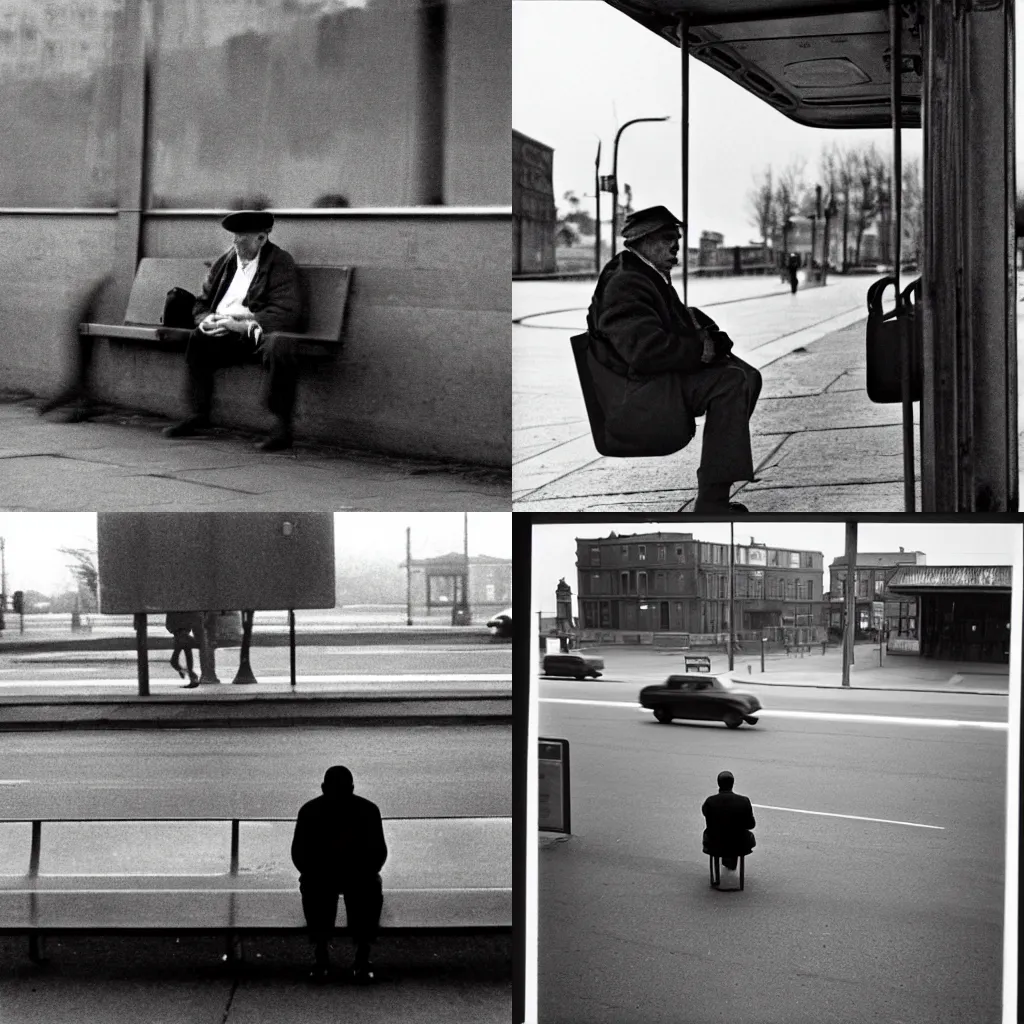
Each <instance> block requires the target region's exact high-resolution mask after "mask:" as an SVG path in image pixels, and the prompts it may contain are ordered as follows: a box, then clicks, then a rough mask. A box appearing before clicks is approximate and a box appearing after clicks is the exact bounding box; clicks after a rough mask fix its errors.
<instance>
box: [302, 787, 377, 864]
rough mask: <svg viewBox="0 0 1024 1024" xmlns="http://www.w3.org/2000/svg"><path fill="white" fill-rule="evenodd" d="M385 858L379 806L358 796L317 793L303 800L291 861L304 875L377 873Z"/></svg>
mask: <svg viewBox="0 0 1024 1024" xmlns="http://www.w3.org/2000/svg"><path fill="white" fill-rule="evenodd" d="M387 858H388V848H387V844H386V843H385V842H384V827H383V825H382V824H381V820H380V810H379V809H378V807H377V805H376V804H375V803H373V802H372V801H371V800H366V799H364V798H363V797H361V796H355V795H354V794H353V795H352V796H348V797H344V798H341V799H338V798H337V797H329V796H326V795H325V796H318V797H317V798H316V799H315V800H310V801H309V803H306V804H303V805H302V807H301V808H300V809H299V815H298V818H297V820H296V822H295V834H294V836H293V837H292V863H293V864H294V865H295V867H296V868H298V871H299V874H300V875H301V876H302V877H303V878H306V879H309V878H314V879H329V880H332V881H335V880H344V879H349V878H360V877H365V876H366V875H376V874H377V873H378V872H379V871H380V869H381V868H382V867H383V866H384V861H386V860H387Z"/></svg>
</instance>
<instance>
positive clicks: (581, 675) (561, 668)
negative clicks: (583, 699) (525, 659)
mask: <svg viewBox="0 0 1024 1024" xmlns="http://www.w3.org/2000/svg"><path fill="white" fill-rule="evenodd" d="M603 668H604V658H597V657H594V656H593V655H591V654H545V655H544V675H546V676H574V677H575V678H576V679H586V678H587V676H592V677H593V678H594V679H597V678H598V676H600V675H601V670H602V669H603Z"/></svg>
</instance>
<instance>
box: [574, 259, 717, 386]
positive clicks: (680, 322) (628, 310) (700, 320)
mask: <svg viewBox="0 0 1024 1024" xmlns="http://www.w3.org/2000/svg"><path fill="white" fill-rule="evenodd" d="M689 309H690V311H691V312H692V313H693V314H694V317H695V319H696V321H697V324H698V326H700V327H707V328H710V329H711V330H712V332H713V334H712V337H713V338H714V339H715V360H716V362H717V361H718V360H720V359H724V358H725V357H726V356H727V355H728V354H729V352H730V351H731V350H732V341H731V339H730V338H729V336H728V335H727V334H726V333H725V332H724V331H720V330H719V329H718V325H717V324H716V323H715V322H714V320H712V319H711V318H710V317H709V316H707V315H706V314H704V313H702V312H701V311H700V310H699V309H697V308H695V307H694V306H690V307H689ZM587 329H588V330H589V332H590V334H591V336H592V337H593V338H594V339H595V344H594V346H593V353H594V358H595V359H597V361H598V362H600V363H602V364H603V365H605V366H607V367H608V368H609V369H611V370H615V371H616V372H619V373H623V374H628V375H629V376H631V377H639V376H648V375H651V374H657V373H664V372H666V371H669V370H680V371H682V372H683V373H693V372H694V371H696V370H700V369H702V368H703V367H704V366H705V365H707V364H705V363H702V362H701V354H702V353H703V343H702V341H701V339H700V336H699V335H698V334H697V332H696V330H695V329H694V327H693V323H692V322H691V320H690V316H689V314H688V313H687V311H686V307H685V306H684V305H683V303H682V300H681V299H680V298H679V295H678V294H677V292H676V290H675V288H673V287H672V286H671V285H670V284H669V283H668V282H667V281H666V280H665V279H664V278H663V277H662V276H661V275H660V274H659V273H658V272H657V271H656V270H655V269H654V268H653V267H650V266H648V264H646V263H645V262H644V261H643V260H642V259H640V257H639V256H637V255H636V254H635V253H632V252H630V251H629V250H628V249H624V250H623V251H622V252H620V253H619V254H618V255H617V256H614V257H613V258H612V259H611V260H610V261H609V262H608V263H607V264H606V265H605V267H604V269H603V270H602V271H601V276H600V277H599V278H598V281H597V287H596V288H595V289H594V297H593V300H592V301H591V303H590V310H589V312H588V313H587Z"/></svg>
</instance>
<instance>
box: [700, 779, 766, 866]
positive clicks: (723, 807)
mask: <svg viewBox="0 0 1024 1024" xmlns="http://www.w3.org/2000/svg"><path fill="white" fill-rule="evenodd" d="M701 813H702V814H703V815H704V818H705V820H706V821H707V823H708V827H707V829H706V830H705V832H704V844H705V846H706V847H707V849H708V852H709V853H710V852H716V851H719V852H722V853H745V852H749V850H750V849H752V848H753V846H754V836H753V835H752V834H751V833H750V832H749V831H748V829H752V828H753V827H754V811H753V808H752V807H751V806H750V798H749V797H745V796H741V795H740V794H739V793H729V792H719V793H715V795H714V796H709V797H708V798H707V800H705V801H704V804H703V806H702V807H701Z"/></svg>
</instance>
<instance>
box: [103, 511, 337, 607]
mask: <svg viewBox="0 0 1024 1024" xmlns="http://www.w3.org/2000/svg"><path fill="white" fill-rule="evenodd" d="M97 539H98V563H99V564H98V569H99V597H100V611H101V612H102V613H103V614H105V615H116V614H125V613H135V612H154V613H155V612H166V611H213V610H218V609H225V610H228V609H231V610H242V609H248V608H251V609H254V610H257V611H259V610H261V609H262V610H272V609H285V608H333V607H334V515H333V513H331V512H301V513H286V512H100V513H99V514H98V515H97Z"/></svg>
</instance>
